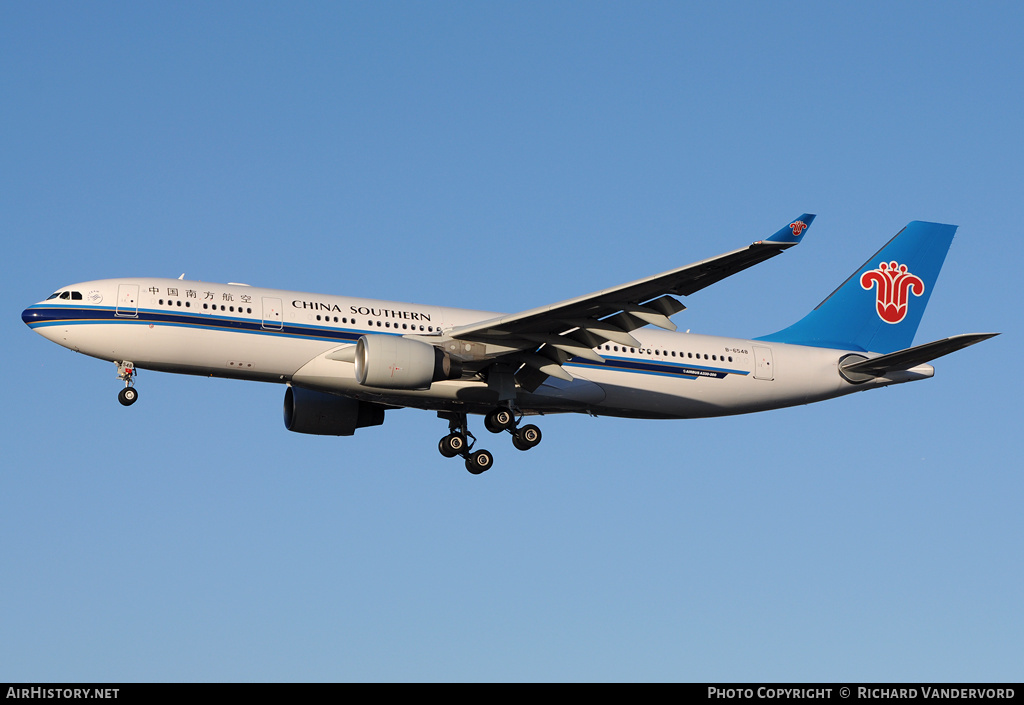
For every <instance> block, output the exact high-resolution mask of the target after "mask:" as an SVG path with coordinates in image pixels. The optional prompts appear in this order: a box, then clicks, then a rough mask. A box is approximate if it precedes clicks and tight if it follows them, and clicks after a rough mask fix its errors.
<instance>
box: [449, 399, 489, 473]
mask: <svg viewBox="0 0 1024 705" xmlns="http://www.w3.org/2000/svg"><path fill="white" fill-rule="evenodd" d="M437 415H438V416H440V417H441V418H443V419H448V431H449V433H448V435H447V436H445V437H444V438H442V439H441V440H440V441H438V442H437V449H438V450H439V451H441V455H443V456H444V457H446V458H454V457H455V456H456V455H461V456H462V457H463V458H465V459H466V469H467V470H469V471H470V472H471V473H473V474H474V475H479V474H480V473H482V472H485V471H487V470H490V469H491V466H492V465H494V456H493V455H491V453H490V451H486V450H478V451H476V452H475V453H474V452H473V446H474V445H475V444H476V437H474V436H473V434H472V433H470V432H469V428H468V423H467V421H466V415H465V414H456V413H447V412H443V411H442V412H438V414H437Z"/></svg>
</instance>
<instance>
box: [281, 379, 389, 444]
mask: <svg viewBox="0 0 1024 705" xmlns="http://www.w3.org/2000/svg"><path fill="white" fill-rule="evenodd" d="M382 423H384V407H383V406H380V405H378V404H372V403H370V402H365V401H357V400H355V399H349V398H348V397H341V396H338V395H337V394H327V393H326V392H314V391H312V390H310V389H303V388H302V387H288V391H286V392H285V393H284V426H285V428H287V429H288V430H289V431H295V432H296V433H311V434H313V435H317V436H351V435H352V434H353V433H355V432H356V429H357V428H365V427H367V426H380V425H381V424H382Z"/></svg>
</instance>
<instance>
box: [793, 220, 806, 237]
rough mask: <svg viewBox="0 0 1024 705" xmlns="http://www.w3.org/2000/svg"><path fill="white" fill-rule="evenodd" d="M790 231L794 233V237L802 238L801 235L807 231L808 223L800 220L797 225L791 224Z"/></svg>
mask: <svg viewBox="0 0 1024 705" xmlns="http://www.w3.org/2000/svg"><path fill="white" fill-rule="evenodd" d="M789 227H790V229H791V230H792V231H793V237H800V234H801V233H803V231H804V230H807V223H805V222H804V221H802V220H798V221H796V222H795V223H790V224H789Z"/></svg>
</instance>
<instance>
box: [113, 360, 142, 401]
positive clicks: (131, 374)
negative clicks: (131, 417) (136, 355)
mask: <svg viewBox="0 0 1024 705" xmlns="http://www.w3.org/2000/svg"><path fill="white" fill-rule="evenodd" d="M135 375H136V370H135V365H133V364H132V363H130V362H128V361H125V362H119V363H117V378H118V379H120V380H121V381H123V382H124V389H122V390H121V391H120V392H118V393H117V400H118V401H119V402H121V405H122V406H131V405H132V404H134V403H135V402H137V401H138V400H139V391H138V390H137V389H136V388H135Z"/></svg>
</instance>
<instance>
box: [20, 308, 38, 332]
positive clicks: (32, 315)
mask: <svg viewBox="0 0 1024 705" xmlns="http://www.w3.org/2000/svg"><path fill="white" fill-rule="evenodd" d="M21 320H23V321H25V325H26V326H29V327H31V326H32V324H33V323H35V322H36V321H37V320H39V313H38V312H37V311H36V310H35V309H34V308H32V307H31V306H30V307H29V308H26V309H25V310H24V311H22V312H21Z"/></svg>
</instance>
